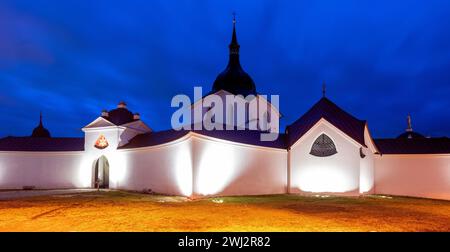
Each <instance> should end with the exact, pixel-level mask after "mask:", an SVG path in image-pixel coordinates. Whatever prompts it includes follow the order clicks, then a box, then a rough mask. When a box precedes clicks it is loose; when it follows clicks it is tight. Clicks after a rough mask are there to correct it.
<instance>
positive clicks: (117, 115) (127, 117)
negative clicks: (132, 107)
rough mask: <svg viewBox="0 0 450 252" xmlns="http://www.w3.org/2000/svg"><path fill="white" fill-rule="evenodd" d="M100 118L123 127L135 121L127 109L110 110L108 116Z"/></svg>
mask: <svg viewBox="0 0 450 252" xmlns="http://www.w3.org/2000/svg"><path fill="white" fill-rule="evenodd" d="M102 117H103V118H105V119H106V120H108V121H110V122H112V123H114V124H115V125H123V124H126V123H129V122H133V121H135V120H134V116H133V113H131V111H129V110H128V109H127V108H116V109H113V110H110V111H109V112H108V116H102Z"/></svg>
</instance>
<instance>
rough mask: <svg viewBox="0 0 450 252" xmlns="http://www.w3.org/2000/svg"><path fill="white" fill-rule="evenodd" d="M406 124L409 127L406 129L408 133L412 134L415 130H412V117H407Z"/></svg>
mask: <svg viewBox="0 0 450 252" xmlns="http://www.w3.org/2000/svg"><path fill="white" fill-rule="evenodd" d="M406 123H407V124H408V127H407V128H406V131H407V132H412V131H413V129H412V123H411V115H408V116H407V117H406Z"/></svg>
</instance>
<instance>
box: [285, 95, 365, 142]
mask: <svg viewBox="0 0 450 252" xmlns="http://www.w3.org/2000/svg"><path fill="white" fill-rule="evenodd" d="M322 118H323V119H325V120H326V121H328V122H329V123H330V124H332V125H333V126H334V127H336V128H338V129H339V130H340V131H342V132H343V133H345V134H346V135H347V136H349V137H351V138H352V139H353V140H355V141H356V142H358V143H359V144H361V145H362V146H364V147H367V146H366V143H365V140H364V130H365V127H366V121H363V120H359V119H356V118H355V117H353V116H352V115H350V114H349V113H347V112H345V111H344V110H342V109H341V108H339V107H338V106H337V105H336V104H334V103H333V102H332V101H330V100H328V99H327V98H325V97H323V98H322V99H320V100H319V102H317V103H316V104H314V106H312V108H311V109H310V110H308V112H306V113H305V114H304V115H303V116H302V117H300V118H299V119H298V120H297V121H295V122H294V123H293V124H291V125H289V126H288V127H287V128H286V129H287V132H288V146H292V145H293V144H294V143H295V142H297V141H298V140H299V139H300V138H301V137H302V136H303V135H304V134H306V133H307V132H308V131H309V130H310V129H311V128H312V127H313V126H314V125H316V124H317V122H319V121H320V120H321V119H322Z"/></svg>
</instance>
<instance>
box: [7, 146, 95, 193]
mask: <svg viewBox="0 0 450 252" xmlns="http://www.w3.org/2000/svg"><path fill="white" fill-rule="evenodd" d="M82 159H83V152H0V188H1V189H22V187H23V186H35V187H36V188H41V189H48V188H52V189H53V188H83V187H88V186H90V185H86V184H85V183H83V180H82V179H79V178H80V177H79V172H80V169H79V167H80V163H82Z"/></svg>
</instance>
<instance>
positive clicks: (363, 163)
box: [359, 127, 377, 194]
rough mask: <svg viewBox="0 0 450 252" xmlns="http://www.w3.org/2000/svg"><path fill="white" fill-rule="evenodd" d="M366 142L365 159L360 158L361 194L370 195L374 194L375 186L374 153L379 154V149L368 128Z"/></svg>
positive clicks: (363, 149) (363, 152)
mask: <svg viewBox="0 0 450 252" xmlns="http://www.w3.org/2000/svg"><path fill="white" fill-rule="evenodd" d="M364 142H365V144H366V146H367V147H363V146H361V151H362V154H363V155H364V158H360V179H359V193H362V194H370V193H373V192H374V186H375V174H374V166H375V160H374V156H375V154H374V153H376V152H377V149H376V147H375V145H374V143H373V141H372V138H371V136H370V134H369V129H368V128H367V127H366V128H365V130H364Z"/></svg>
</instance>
